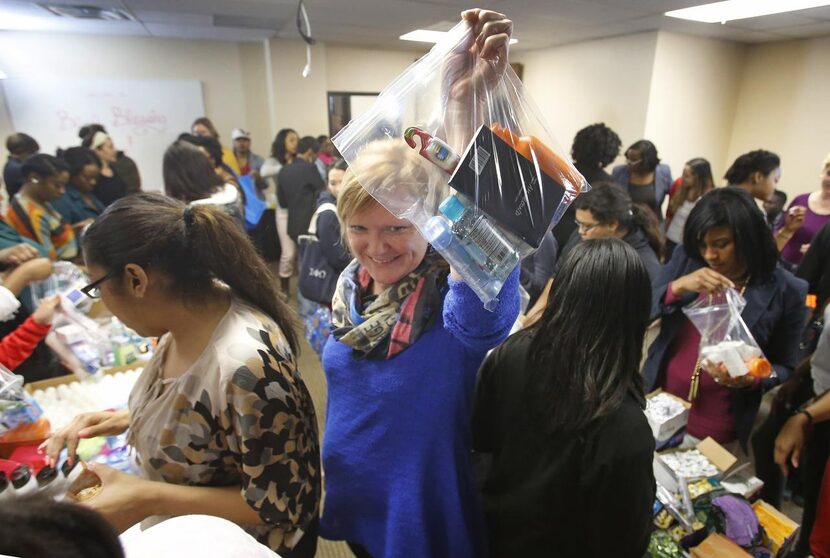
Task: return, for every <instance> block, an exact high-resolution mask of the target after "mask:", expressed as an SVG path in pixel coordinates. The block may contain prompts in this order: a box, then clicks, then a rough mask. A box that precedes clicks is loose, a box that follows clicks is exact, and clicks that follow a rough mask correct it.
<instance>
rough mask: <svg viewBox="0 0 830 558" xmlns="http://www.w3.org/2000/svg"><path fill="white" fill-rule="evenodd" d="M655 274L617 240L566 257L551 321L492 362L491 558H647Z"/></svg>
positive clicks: (486, 411) (488, 385)
mask: <svg viewBox="0 0 830 558" xmlns="http://www.w3.org/2000/svg"><path fill="white" fill-rule="evenodd" d="M650 301H651V285H650V282H649V278H648V273H647V271H646V267H645V265H643V261H642V259H641V258H640V257H639V256H638V255H637V252H635V251H634V249H632V248H631V247H630V246H629V245H627V244H626V243H624V242H622V241H621V240H619V239H614V238H603V239H597V240H588V241H586V242H583V243H581V244H580V245H579V246H577V247H576V248H574V249H573V250H572V251H571V253H570V254H569V255H568V257H567V258H566V260H565V262H564V264H563V265H562V267H561V269H560V270H559V273H558V274H557V276H556V281H555V282H554V284H553V288H552V290H551V295H550V298H549V301H548V305H547V308H546V309H545V312H544V314H543V315H542V318H541V319H540V320H539V321H538V322H537V323H536V324H534V325H533V326H531V327H530V328H528V329H526V330H523V331H521V332H519V333H517V334H516V335H514V336H512V337H511V338H510V339H508V340H507V341H506V342H505V343H504V344H503V345H501V346H500V347H499V348H498V349H496V350H495V351H494V352H493V353H492V354H491V355H490V356H489V357H488V358H487V360H486V361H485V362H484V365H483V366H482V368H481V370H480V371H479V376H478V385H477V388H476V395H475V400H474V405H473V418H472V427H473V449H474V451H476V452H478V453H481V454H489V456H491V457H492V466H491V467H490V468H489V471H488V472H487V474H486V477H485V480H484V482H483V484H482V488H481V495H482V499H483V505H484V511H485V515H486V518H487V526H488V531H489V549H490V554H491V556H494V557H499V556H532V555H537V554H538V553H539V550H540V549H543V548H546V549H549V551H550V552H554V553H555V554H556V555H557V556H622V557H629V556H630V557H637V558H639V557H640V556H642V555H643V553H644V552H645V549H646V545H647V544H648V536H649V532H650V531H651V516H652V514H651V506H652V504H653V502H654V476H653V472H652V468H651V461H652V456H653V452H654V439H653V437H652V433H651V429H650V428H649V425H648V422H647V420H646V418H645V415H644V414H643V408H644V406H645V398H644V394H643V383H642V379H641V377H640V373H639V366H640V357H641V355H642V347H643V337H644V335H645V331H646V327H647V326H648V322H649V307H650V304H651V302H650Z"/></svg>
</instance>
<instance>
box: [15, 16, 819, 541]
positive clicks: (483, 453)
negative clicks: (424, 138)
mask: <svg viewBox="0 0 830 558" xmlns="http://www.w3.org/2000/svg"><path fill="white" fill-rule="evenodd" d="M463 17H464V18H465V19H466V20H467V21H468V22H469V23H470V25H471V26H472V27H473V28H474V30H475V38H476V44H477V45H479V50H478V51H477V52H478V55H479V56H480V57H481V58H482V59H494V58H498V59H501V60H503V61H504V60H506V58H507V44H508V41H509V39H510V34H511V31H512V23H511V22H510V21H509V20H508V19H506V18H505V17H504V16H503V15H501V14H498V13H495V12H489V11H482V10H470V11H467V12H465V13H464V15H463ZM79 136H80V139H81V143H80V145H79V146H73V147H68V148H66V149H61V150H58V152H57V153H56V155H54V156H53V155H50V154H46V153H40V149H39V146H38V143H37V141H36V140H35V139H34V138H32V137H30V136H28V135H26V134H24V133H16V134H13V135H12V136H10V137H9V138H8V140H7V143H6V145H7V149H8V152H9V158H8V161H7V163H6V166H5V168H4V173H3V179H4V183H5V187H6V192H7V194H8V203H7V204H6V210H5V211H4V212H3V218H2V220H0V265H2V266H3V267H4V269H5V271H6V272H7V274H6V276H5V279H4V287H3V288H2V289H0V303H1V304H0V313H2V314H3V316H5V317H6V318H7V319H6V321H5V322H2V324H3V325H2V326H0V333H2V334H3V335H4V337H3V338H2V340H0V362H2V363H3V364H4V365H6V366H8V367H9V368H11V369H14V370H15V371H16V372H17V373H20V374H22V375H23V376H24V377H25V378H26V380H27V381H31V380H35V379H39V378H42V377H47V376H53V375H58V374H60V373H62V371H63V370H62V368H61V364H60V355H58V354H55V353H54V352H53V351H52V349H50V347H49V346H48V343H47V333H48V331H49V324H50V323H51V320H52V317H53V315H54V312H56V311H59V310H58V308H57V307H58V302H57V301H56V300H53V299H50V300H45V301H43V302H41V305H40V306H39V307H37V308H32V307H31V303H30V301H27V298H26V287H27V285H29V284H31V283H32V282H33V281H37V280H40V279H43V278H45V277H48V276H49V274H50V272H51V265H52V262H55V261H58V260H68V261H72V262H76V263H79V264H82V265H84V266H85V269H86V272H87V274H88V275H89V277H90V280H91V282H90V284H89V285H88V286H87V287H86V288H85V289H84V292H85V294H87V295H88V296H90V297H92V298H100V299H101V300H102V302H103V303H104V304H105V305H106V307H107V308H108V309H109V311H111V312H112V313H113V314H114V315H115V316H116V317H117V318H119V319H120V320H121V321H122V322H123V323H124V324H125V325H127V326H128V327H130V328H132V329H133V330H135V331H136V332H137V333H138V334H140V335H142V336H146V337H156V338H160V342H159V345H158V348H157V350H156V353H155V354H154V356H153V358H152V360H151V361H150V362H149V363H148V365H147V366H146V367H145V369H144V372H143V373H142V375H141V377H140V379H139V381H138V383H137V384H136V387H135V388H134V390H133V392H132V394H131V396H130V402H129V408H128V409H127V410H122V411H101V412H96V413H88V414H84V415H81V416H79V417H77V418H76V419H75V420H74V421H73V422H72V423H71V424H69V425H68V426H66V427H64V428H63V429H61V430H60V431H58V432H55V433H53V435H52V436H51V437H50V438H49V439H48V440H47V441H46V442H45V443H44V445H43V446H42V450H43V451H44V452H45V454H46V455H47V456H48V461H49V462H50V463H57V462H58V459H59V456H60V455H61V452H62V451H63V449H64V448H65V447H66V448H67V449H68V452H67V455H68V459H69V460H75V459H77V456H76V450H77V446H78V443H79V441H80V440H83V439H86V438H91V437H95V436H100V435H114V434H121V433H124V432H127V433H128V436H129V440H130V443H131V445H132V447H133V448H134V449H135V451H136V454H137V456H138V458H139V468H140V474H139V475H137V476H132V475H126V474H123V473H119V472H116V471H114V470H112V469H109V468H107V467H105V466H102V465H96V466H93V470H94V471H95V472H96V473H97V474H98V475H99V476H100V477H101V479H102V481H103V490H102V492H101V493H100V494H99V495H98V496H97V497H96V498H95V499H93V500H91V501H90V502H89V506H90V507H92V508H93V509H94V510H96V511H97V512H98V514H100V516H103V518H105V519H106V520H107V522H108V524H109V525H110V526H112V527H113V528H114V529H115V530H116V531H117V532H121V531H123V530H125V529H126V528H128V527H130V526H132V525H134V524H136V523H139V522H142V525H147V524H152V523H154V522H157V521H159V519H160V518H163V517H166V516H177V515H189V514H206V515H213V516H217V517H220V518H224V519H226V520H228V521H231V522H233V523H236V524H238V525H240V526H242V527H243V528H244V529H245V531H247V532H248V533H249V534H250V535H251V536H253V537H254V538H255V539H256V540H258V541H259V542H261V543H262V544H263V545H265V546H266V547H268V548H270V549H271V550H273V551H274V552H277V553H279V555H280V556H283V557H310V556H313V555H314V553H315V549H316V546H317V538H318V536H319V537H324V538H327V539H333V540H344V541H346V542H347V543H348V545H349V547H350V548H351V550H352V552H353V553H354V554H355V555H356V556H358V557H372V556H374V557H382V556H387V557H391V556H424V557H427V556H471V557H472V556H484V555H487V554H489V555H492V556H531V555H537V554H539V552H540V549H555V553H556V555H563V556H623V557H627V556H631V557H641V556H643V555H644V553H645V551H646V546H647V545H648V540H649V534H650V531H651V529H652V512H653V510H652V505H653V503H654V498H655V479H654V473H653V471H652V459H653V454H654V450H655V441H654V438H653V435H652V431H651V428H650V427H649V424H648V422H647V419H646V417H645V415H644V414H643V412H642V411H643V409H644V406H645V396H646V394H647V393H649V392H651V391H653V390H655V389H658V388H660V389H662V390H663V391H666V392H669V393H671V394H673V395H676V396H678V397H680V398H682V399H684V400H688V401H690V403H691V411H690V416H689V421H688V426H687V428H686V433H685V437H684V438H683V439H682V440H681V441H680V447H693V446H694V445H695V444H697V443H698V442H699V441H700V440H702V439H704V438H707V437H711V438H713V439H714V440H716V441H717V442H719V443H720V444H721V445H723V446H725V447H726V448H728V449H729V450H730V451H731V452H732V453H733V454H735V455H736V456H737V457H738V458H739V460H741V461H744V462H750V461H751V462H752V463H753V465H754V467H755V471H756V472H757V475H758V476H759V477H761V479H762V480H763V481H764V483H765V489H764V496H763V497H764V499H765V500H767V501H769V502H771V503H773V504H774V505H777V504H778V503H779V502H780V500H781V494H782V492H783V491H784V487H785V485H786V481H785V479H786V477H787V476H788V475H789V476H790V477H791V478H795V477H798V478H800V479H801V482H800V486H801V487H802V488H801V491H802V494H803V498H804V510H805V512H804V519H803V522H802V532H801V537H800V540H799V545H798V549H797V551H796V552H798V554H796V555H797V556H807V554H809V552H810V544H811V540H812V542H813V547H812V552H813V553H814V554H815V555H816V556H828V555H830V552H827V550H828V547H827V544H828V543H827V540H828V536H830V535H828V531H830V529H828V522H830V519H829V518H828V514H830V510H828V509H827V508H828V506H830V500H828V494H830V478H828V477H830V474H828V475H825V474H824V473H825V466H826V463H827V455H828V447H830V443H828V442H829V441H830V438H828V434H830V431H828V430H827V428H828V426H827V422H826V421H828V420H830V396H826V395H825V393H826V390H827V389H828V388H830V376H828V374H830V333H828V332H830V330H825V329H824V327H823V325H824V322H825V321H826V319H827V317H828V314H830V307H828V304H827V303H828V300H830V155H829V156H828V158H827V160H825V161H824V162H823V166H822V171H821V176H820V179H819V181H820V185H819V186H818V187H817V188H816V189H815V190H812V191H810V192H807V193H804V194H802V195H798V196H796V197H794V198H793V200H792V201H791V202H790V203H789V205H786V200H787V196H786V194H784V193H783V192H781V191H779V190H777V189H776V186H777V184H778V182H779V181H780V180H781V176H782V175H781V168H782V162H781V160H780V158H779V157H778V156H777V155H776V154H774V153H772V152H770V151H766V150H760V149H759V150H754V151H750V152H748V153H746V154H743V155H741V156H740V157H738V158H737V159H736V160H735V161H734V163H733V164H732V165H731V166H730V167H729V169H727V170H726V171H725V173H724V175H723V184H722V185H721V186H718V185H716V182H721V181H720V180H718V179H717V178H716V173H715V172H714V170H713V169H712V166H711V164H710V163H709V162H708V161H707V160H706V159H704V158H701V157H698V156H695V154H693V153H691V154H689V155H690V156H692V158H690V159H689V160H688V162H687V163H686V164H685V165H684V167H683V169H682V172H681V175H680V176H679V177H678V178H677V179H676V180H675V179H674V178H673V176H672V169H670V167H669V166H668V165H666V164H665V163H663V162H661V160H660V158H659V155H658V150H657V147H656V146H655V145H654V144H653V143H652V142H651V141H648V140H645V139H641V140H638V141H635V142H633V143H631V144H630V146H629V147H627V148H626V149H625V151H624V152H623V155H624V157H625V163H624V164H622V165H618V166H616V167H614V168H613V170H612V172H611V173H610V174H609V173H608V172H606V170H605V169H606V168H607V167H608V166H609V165H610V164H611V163H613V162H614V161H615V160H616V159H617V158H618V156H619V155H620V151H621V148H622V145H623V143H622V141H621V139H620V137H619V136H618V135H617V134H616V133H615V132H614V131H613V130H612V129H611V128H609V127H608V126H606V125H605V124H602V123H598V124H593V125H590V126H587V127H586V128H584V129H582V130H580V131H579V132H578V133H577V134H576V136H575V138H574V141H573V145H572V149H571V155H572V158H573V161H574V164H575V166H576V168H577V169H578V170H579V171H580V172H581V173H582V175H583V176H584V177H585V178H586V180H587V181H588V182H589V183H590V185H591V189H590V190H589V191H587V192H585V193H583V194H581V195H580V196H579V197H578V198H577V199H576V201H575V202H574V203H573V204H572V205H571V206H570V207H569V208H568V210H567V211H566V212H565V213H564V216H563V217H562V218H561V220H560V221H559V223H558V224H557V225H556V226H555V227H553V228H552V229H551V230H550V231H549V232H548V234H547V235H546V236H545V238H544V240H543V242H542V243H541V246H540V249H539V250H538V251H537V252H535V253H534V254H532V255H531V256H529V257H528V258H526V259H525V260H524V261H523V262H522V264H521V265H520V266H519V267H517V269H515V270H514V271H513V272H512V274H511V275H510V276H509V278H508V280H507V281H506V283H505V284H504V286H503V288H502V291H501V294H500V296H499V299H498V304H497V305H496V306H495V308H492V309H490V310H486V309H485V308H484V306H483V304H482V302H481V301H480V300H479V299H478V297H477V296H476V295H475V293H474V292H473V291H472V289H471V288H470V287H469V286H468V285H467V284H466V282H465V281H464V279H463V278H462V277H461V276H460V275H459V274H458V273H457V271H456V270H455V269H453V268H452V267H451V266H449V265H448V264H447V262H446V261H445V260H444V259H443V257H442V256H441V255H440V254H439V253H438V252H437V251H436V250H435V249H434V248H433V247H431V246H430V245H429V244H428V242H427V241H426V240H425V239H424V237H423V236H422V235H421V234H420V232H419V231H418V230H417V228H416V227H415V226H414V225H413V224H412V223H411V222H409V221H407V220H406V219H401V218H398V217H396V216H395V215H393V214H392V213H390V212H389V211H388V210H387V209H386V208H385V207H384V206H382V205H381V204H380V203H379V202H378V201H377V200H375V199H374V198H373V197H372V196H371V195H370V194H369V191H371V190H372V185H371V184H367V183H366V181H367V180H368V181H372V180H377V181H379V182H381V181H390V180H391V181H394V182H395V183H411V182H417V180H418V176H417V169H418V168H419V162H418V155H417V153H415V152H414V151H412V150H410V149H408V148H406V146H405V145H403V143H402V142H401V143H394V142H376V143H375V144H370V145H369V146H367V147H366V148H365V149H364V152H363V155H362V156H361V157H360V158H358V159H357V160H355V161H352V165H351V166H349V165H347V164H346V162H345V161H343V160H342V159H341V158H339V155H338V153H337V151H336V149H335V147H334V145H333V144H332V142H331V140H330V139H329V138H328V137H326V136H320V137H312V136H300V135H299V134H298V133H297V132H296V131H295V130H293V129H289V128H286V129H283V130H280V131H279V133H278V134H276V137H275V138H274V141H273V143H272V145H271V150H270V153H269V156H268V157H263V156H261V155H258V154H256V153H254V152H252V151H251V139H252V138H251V134H250V133H248V132H247V131H245V130H244V129H241V128H237V129H234V130H233V131H232V132H231V142H232V145H231V146H223V145H222V143H221V142H220V134H219V132H218V131H217V129H216V127H215V126H214V125H213V123H212V122H211V120H210V119H208V118H205V117H203V118H199V119H197V120H195V121H194V122H193V125H192V128H191V130H189V131H186V132H183V133H182V134H181V135H180V136H178V138H177V139H176V140H175V141H174V142H173V143H172V144H170V146H169V147H168V148H167V150H166V151H165V153H164V157H163V161H161V162H160V163H161V164H162V168H163V180H164V184H163V193H150V192H147V191H145V190H152V189H155V188H151V187H150V185H147V184H142V181H141V176H140V174H139V169H138V168H137V166H136V164H135V162H134V161H132V160H131V159H130V158H129V156H128V155H126V154H124V153H123V152H120V151H118V150H117V149H116V147H115V145H114V144H113V140H112V138H111V137H110V136H109V135H108V134H107V131H106V129H105V128H104V127H103V126H101V125H100V124H90V125H87V126H84V127H83V128H82V129H81V130H80V132H79ZM361 166H362V167H363V168H360V167H361ZM817 166H820V165H817ZM357 176H360V177H361V182H359V181H358V179H357ZM785 206H786V207H785ZM269 264H270V265H269ZM292 278H296V283H297V285H298V287H297V289H296V291H295V290H293V289H292ZM726 288H731V289H735V290H737V291H739V292H740V294H741V295H742V296H743V298H744V300H745V301H746V306H745V308H744V309H743V311H742V317H743V319H744V321H745V323H746V325H747V327H748V328H749V330H750V332H751V334H752V336H753V338H754V339H755V341H756V342H757V344H758V345H759V346H760V348H761V350H762V351H763V353H764V355H765V356H766V358H767V359H768V360H769V361H770V363H771V364H772V369H773V373H772V375H771V376H770V377H769V378H766V379H763V380H761V379H758V378H751V377H739V378H732V377H730V376H728V375H723V374H722V373H721V371H720V370H717V369H714V368H712V367H710V366H707V365H706V364H705V363H702V362H701V359H700V357H699V345H700V333H699V332H698V330H697V329H696V328H695V327H694V325H693V324H692V323H691V322H690V320H689V319H688V317H687V316H686V315H685V314H684V312H683V309H684V308H686V307H687V306H689V305H690V304H693V303H694V302H695V301H697V300H698V299H699V298H700V297H702V296H706V295H707V294H710V293H715V292H718V291H722V290H723V289H726ZM27 306H28V307H27ZM292 306H296V307H297V308H298V309H299V311H298V312H295V310H293V309H292ZM0 317H2V316H0ZM298 318H299V319H298ZM649 327H659V333H657V334H656V337H655V339H654V341H653V343H651V344H650V345H647V344H646V342H645V340H646V333H647V330H648V329H649ZM517 330H518V331H517ZM300 331H302V332H304V333H305V335H306V338H307V339H308V340H309V342H310V343H311V345H312V346H313V347H314V348H315V349H316V350H318V352H319V357H320V360H321V363H322V367H323V371H324V373H325V376H326V380H327V385H328V393H327V403H326V417H325V441H324V442H322V441H321V436H320V433H318V431H317V419H316V415H315V409H314V405H313V403H312V399H311V397H310V395H309V392H308V390H307V389H306V386H305V383H304V381H303V377H302V373H301V370H299V369H298V361H297V352H298V350H299V347H300V341H299V333H298V332H300ZM511 332H514V333H513V335H510V334H511ZM24 337H25V339H23V338H24ZM22 339H23V340H22ZM778 386H781V387H780V388H779V389H778V391H777V394H776V396H775V404H774V405H773V409H772V411H771V412H770V414H769V416H768V417H767V418H765V419H763V420H760V419H759V417H758V415H759V408H760V407H761V401H762V398H763V396H764V394H765V393H767V392H768V391H770V390H772V389H773V388H776V387H778ZM794 469H795V471H794ZM323 476H325V506H324V508H323V506H322V488H323V487H322V480H323ZM822 479H824V480H823V481H822ZM822 482H823V483H824V484H822ZM822 487H823V488H822ZM820 495H821V496H820ZM56 509H57V508H56ZM321 510H323V511H322V514H321ZM59 511H60V514H71V509H63V508H61V509H60V510H59ZM44 513H45V512H44ZM79 513H80V512H79ZM86 513H87V512H84V514H86ZM82 515H83V514H82ZM8 517H10V518H18V519H17V520H20V521H23V519H19V518H24V519H25V517H28V516H26V514H25V513H22V512H21V513H18V514H17V515H14V514H13V515H10V516H8ZM55 517H59V514H58V513H57V512H55ZM817 517H818V518H822V519H820V520H817V519H816V518H817ZM822 521H823V523H822ZM7 523H8V522H7V521H6V520H5V519H4V520H3V521H0V524H3V525H4V526H5V525H7ZM814 524H815V525H816V526H817V527H816V528H815V529H814V530H813V529H812V526H813V525H814ZM100 527H101V526H100V525H95V528H96V529H98V528H100ZM67 536H68V535H67ZM32 544H34V543H32ZM8 550H9V549H7V548H4V547H0V552H7V551H8ZM822 552H823V554H822ZM107 555H117V554H107Z"/></svg>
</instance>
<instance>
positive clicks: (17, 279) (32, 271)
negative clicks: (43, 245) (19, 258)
mask: <svg viewBox="0 0 830 558" xmlns="http://www.w3.org/2000/svg"><path fill="white" fill-rule="evenodd" d="M51 274H52V261H51V260H50V259H49V258H36V259H34V260H29V261H27V262H24V263H22V264H20V265H18V266H17V267H16V268H14V269H13V270H11V271H10V272H9V274H8V275H7V276H6V278H5V280H4V281H3V286H5V287H6V289H8V290H9V291H11V293H12V294H13V295H15V296H18V295H20V293H21V292H22V291H23V289H25V288H26V287H27V286H29V284H30V283H32V282H34V281H42V280H44V279H46V278H47V277H49V276H50V275H51Z"/></svg>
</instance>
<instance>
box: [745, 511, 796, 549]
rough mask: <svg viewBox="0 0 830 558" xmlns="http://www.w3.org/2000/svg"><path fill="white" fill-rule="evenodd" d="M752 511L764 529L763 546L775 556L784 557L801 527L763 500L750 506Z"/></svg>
mask: <svg viewBox="0 0 830 558" xmlns="http://www.w3.org/2000/svg"><path fill="white" fill-rule="evenodd" d="M752 509H753V510H755V515H757V516H758V521H759V522H760V523H761V527H763V528H764V535H765V536H764V546H766V547H767V548H769V549H770V550H772V551H773V552H774V553H775V555H776V556H779V557H780V556H786V555H787V554H788V553H789V552H790V550H792V547H793V545H794V544H795V541H796V539H797V538H798V531H799V529H800V527H801V526H800V525H799V524H798V523H796V522H795V521H793V520H792V519H790V518H789V517H787V516H786V515H784V514H783V513H781V512H780V511H778V510H777V509H775V508H774V507H773V506H771V505H769V504H767V503H766V502H764V501H763V500H758V501H757V502H755V503H754V504H752Z"/></svg>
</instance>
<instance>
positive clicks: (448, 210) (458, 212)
mask: <svg viewBox="0 0 830 558" xmlns="http://www.w3.org/2000/svg"><path fill="white" fill-rule="evenodd" d="M438 211H440V212H441V213H443V214H444V215H446V216H447V219H449V220H450V221H453V222H455V221H458V220H459V219H461V216H462V215H463V214H464V204H463V203H462V202H461V200H459V199H458V198H457V197H455V196H449V197H447V199H445V200H444V201H442V202H441V205H439V206H438Z"/></svg>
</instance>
